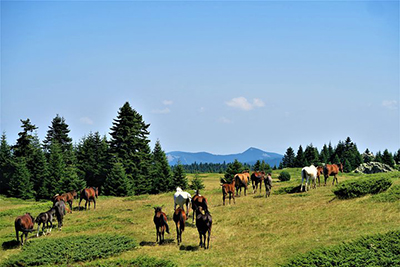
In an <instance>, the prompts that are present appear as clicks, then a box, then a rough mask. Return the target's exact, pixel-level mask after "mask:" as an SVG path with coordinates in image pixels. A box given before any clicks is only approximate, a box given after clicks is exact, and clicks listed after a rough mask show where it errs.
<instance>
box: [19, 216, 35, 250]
mask: <svg viewBox="0 0 400 267" xmlns="http://www.w3.org/2000/svg"><path fill="white" fill-rule="evenodd" d="M34 224H35V221H34V218H33V217H32V215H31V214H30V213H26V214H24V215H22V216H18V217H17V218H16V219H15V222H14V225H15V232H16V234H17V241H18V242H19V234H18V232H22V234H21V245H24V244H25V242H26V239H27V238H28V233H31V232H33V226H34ZM24 235H25V241H24Z"/></svg>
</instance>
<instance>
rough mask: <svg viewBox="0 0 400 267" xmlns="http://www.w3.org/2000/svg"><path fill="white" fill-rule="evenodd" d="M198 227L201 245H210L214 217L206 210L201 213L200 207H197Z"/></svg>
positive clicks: (205, 247)
mask: <svg viewBox="0 0 400 267" xmlns="http://www.w3.org/2000/svg"><path fill="white" fill-rule="evenodd" d="M196 227H197V231H198V232H199V238H200V244H199V246H200V247H201V248H202V247H204V249H207V248H209V247H210V235H211V227H212V217H211V214H210V213H209V212H208V210H207V211H205V214H203V213H201V211H200V209H199V208H197V209H196ZM207 233H208V236H207V246H206V234H207Z"/></svg>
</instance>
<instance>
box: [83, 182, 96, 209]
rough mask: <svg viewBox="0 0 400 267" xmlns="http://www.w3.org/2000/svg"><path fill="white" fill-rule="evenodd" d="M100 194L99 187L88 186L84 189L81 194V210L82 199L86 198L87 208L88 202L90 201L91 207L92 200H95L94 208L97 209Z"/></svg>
mask: <svg viewBox="0 0 400 267" xmlns="http://www.w3.org/2000/svg"><path fill="white" fill-rule="evenodd" d="M98 196H99V188H98V187H88V188H85V189H82V191H81V196H80V200H79V205H78V207H79V210H81V201H82V199H84V200H86V202H85V210H86V208H87V203H88V202H89V209H90V202H91V201H93V203H94V209H96V198H97V197H98Z"/></svg>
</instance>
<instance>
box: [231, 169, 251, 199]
mask: <svg viewBox="0 0 400 267" xmlns="http://www.w3.org/2000/svg"><path fill="white" fill-rule="evenodd" d="M233 179H234V180H235V183H236V195H239V196H240V195H241V193H242V187H244V195H245V196H246V195H247V194H246V192H247V184H248V183H249V181H250V173H249V172H248V171H243V173H238V174H235V177H234V178H233ZM239 190H240V193H239Z"/></svg>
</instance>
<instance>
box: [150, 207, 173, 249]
mask: <svg viewBox="0 0 400 267" xmlns="http://www.w3.org/2000/svg"><path fill="white" fill-rule="evenodd" d="M153 222H154V224H155V225H156V234H157V240H156V242H157V243H158V242H159V241H158V240H160V242H159V244H161V243H162V242H164V231H166V232H167V233H168V234H169V226H168V222H167V215H165V213H164V212H162V211H161V207H156V208H154V218H153Z"/></svg>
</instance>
